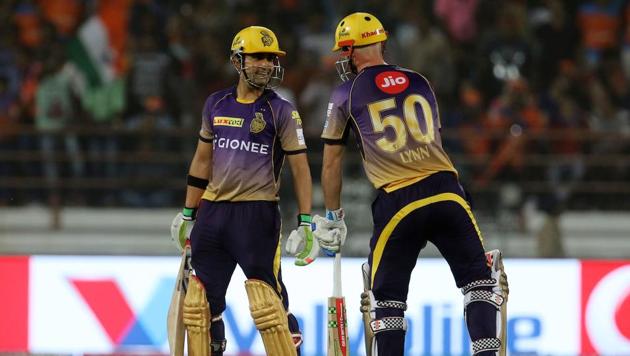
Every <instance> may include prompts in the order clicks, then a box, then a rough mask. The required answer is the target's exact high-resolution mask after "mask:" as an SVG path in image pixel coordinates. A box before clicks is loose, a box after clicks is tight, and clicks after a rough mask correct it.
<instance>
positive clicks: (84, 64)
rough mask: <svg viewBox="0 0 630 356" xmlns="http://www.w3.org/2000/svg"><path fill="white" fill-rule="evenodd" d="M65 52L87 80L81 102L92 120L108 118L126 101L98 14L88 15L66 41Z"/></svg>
mask: <svg viewBox="0 0 630 356" xmlns="http://www.w3.org/2000/svg"><path fill="white" fill-rule="evenodd" d="M67 50H68V56H69V59H70V61H71V62H72V63H74V65H75V66H76V67H77V68H78V70H79V72H80V73H81V74H82V75H83V78H84V81H85V83H86V84H87V85H86V88H85V90H84V92H83V93H80V96H81V102H82V104H83V106H84V108H85V110H87V111H88V112H90V113H91V114H92V117H93V119H94V120H95V121H107V120H109V119H111V118H112V116H113V115H115V114H117V113H120V112H121V111H122V110H123V109H124V105H125V100H124V98H125V92H124V89H125V86H124V80H123V79H122V78H119V77H118V76H117V75H116V71H115V68H114V59H115V58H114V57H115V53H114V50H113V49H112V47H111V46H110V42H109V35H108V32H107V27H106V26H105V24H104V23H103V21H101V19H100V18H99V17H98V16H92V17H91V18H89V19H87V20H86V21H85V22H84V23H83V24H82V25H81V27H80V28H79V30H78V31H77V37H75V38H74V39H72V40H71V41H70V42H69V44H68V49H67Z"/></svg>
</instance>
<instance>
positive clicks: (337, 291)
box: [333, 252, 343, 297]
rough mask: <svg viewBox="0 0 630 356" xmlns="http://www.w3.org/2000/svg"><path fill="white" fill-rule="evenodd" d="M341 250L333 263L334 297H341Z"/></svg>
mask: <svg viewBox="0 0 630 356" xmlns="http://www.w3.org/2000/svg"><path fill="white" fill-rule="evenodd" d="M342 295H343V293H342V292H341V252H337V253H336V254H335V262H334V263H333V297H341V296H342Z"/></svg>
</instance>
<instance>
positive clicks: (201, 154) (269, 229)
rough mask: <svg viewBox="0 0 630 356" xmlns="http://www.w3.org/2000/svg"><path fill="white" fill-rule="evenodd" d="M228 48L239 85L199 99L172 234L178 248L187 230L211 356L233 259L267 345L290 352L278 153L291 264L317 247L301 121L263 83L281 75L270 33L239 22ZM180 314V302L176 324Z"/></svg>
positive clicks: (306, 259) (293, 343)
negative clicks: (290, 183)
mask: <svg viewBox="0 0 630 356" xmlns="http://www.w3.org/2000/svg"><path fill="white" fill-rule="evenodd" d="M231 50H232V56H231V60H232V63H233V65H234V66H235V68H236V70H237V71H238V73H239V82H238V84H237V85H236V86H235V87H232V88H229V89H225V90H222V91H218V92H215V93H213V94H212V95H210V96H209V97H208V99H207V100H206V102H205V104H204V108H203V113H202V118H201V120H202V122H201V129H200V131H199V141H198V145H197V150H196V152H195V155H194V157H193V160H192V162H191V165H190V170H189V176H188V188H187V194H186V207H185V208H184V211H183V212H182V213H180V214H178V216H177V217H176V218H175V220H174V221H173V226H172V229H171V232H172V237H173V239H174V240H176V242H177V243H178V244H179V245H183V244H184V243H185V242H186V238H187V237H188V234H189V235H190V247H191V252H192V253H191V264H192V267H193V268H194V273H195V275H196V277H198V278H199V280H201V282H202V284H203V287H204V291H202V293H205V296H206V298H207V302H208V305H209V310H210V328H209V329H210V332H209V335H210V339H211V342H210V349H211V355H213V356H215V355H222V354H223V351H224V350H225V333H224V325H223V321H222V320H221V313H222V312H223V311H224V310H225V308H226V301H225V294H226V290H227V288H228V284H229V283H230V279H231V277H232V273H233V272H234V269H235V268H236V265H239V266H240V267H241V269H242V270H243V272H244V274H245V276H246V277H247V281H246V282H245V287H246V290H247V294H248V298H249V301H250V311H251V314H252V317H253V319H254V323H255V325H256V327H257V328H258V329H259V330H260V333H261V336H262V339H263V343H264V345H265V350H266V351H267V353H268V354H270V355H271V354H273V355H278V356H291V355H296V354H299V347H300V344H301V342H302V339H301V333H300V330H299V326H298V324H297V320H296V319H295V317H294V316H293V315H292V314H291V313H289V312H288V310H289V299H288V294H287V290H286V287H285V285H284V283H283V282H282V273H281V266H280V256H281V249H280V230H281V221H280V212H279V209H278V189H279V185H280V170H281V169H282V166H283V163H284V160H285V158H286V159H287V160H288V161H289V165H290V167H291V171H292V174H293V178H294V187H295V194H296V200H297V203H298V209H299V215H298V227H297V229H296V230H294V231H293V232H292V233H291V235H290V236H289V241H288V243H287V248H288V250H289V251H290V252H291V253H293V254H294V255H295V256H296V262H295V263H296V265H299V266H304V265H307V264H309V263H310V262H312V261H313V260H314V258H315V256H316V254H317V252H318V249H319V248H318V247H317V242H316V241H313V236H312V232H311V216H310V212H311V191H312V183H311V176H310V170H309V166H308V161H307V158H306V153H305V152H306V145H305V142H304V136H303V133H302V119H301V118H300V115H299V113H298V111H297V110H296V109H295V108H294V107H293V105H291V104H290V103H289V102H288V101H286V100H285V99H283V98H282V97H280V96H279V95H278V94H277V93H276V92H274V91H273V90H271V89H269V88H271V87H274V86H275V85H274V84H279V81H280V80H281V79H282V67H280V65H279V60H278V56H282V55H284V52H283V51H281V50H280V49H279V46H278V42H277V38H276V36H275V35H274V34H273V32H272V31H271V30H269V29H267V28H264V27H260V26H251V27H248V28H245V29H243V30H242V31H240V32H239V33H238V34H236V36H235V37H234V40H233V42H232V48H231ZM193 222H194V227H192V231H190V230H191V226H192V224H193ZM300 247H302V248H301V249H300ZM186 298H188V294H187V296H186ZM204 302H205V301H204ZM202 305H203V304H202ZM195 310H196V309H195ZM186 315H187V314H186V303H184V324H186ZM203 318H204V317H203V315H202V316H199V317H198V318H197V319H203ZM192 322H194V320H193V321H191V323H192ZM189 337H190V333H189ZM190 348H191V347H190V344H189V349H190ZM200 350H201V351H200V353H205V351H204V349H203V348H200ZM204 356H205V355H204Z"/></svg>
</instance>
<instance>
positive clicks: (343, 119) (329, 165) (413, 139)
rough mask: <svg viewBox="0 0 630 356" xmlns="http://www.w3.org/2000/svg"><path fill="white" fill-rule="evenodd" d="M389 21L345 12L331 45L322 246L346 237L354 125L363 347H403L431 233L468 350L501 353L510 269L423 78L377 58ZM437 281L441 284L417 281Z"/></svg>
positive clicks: (389, 350) (386, 350) (393, 353)
mask: <svg viewBox="0 0 630 356" xmlns="http://www.w3.org/2000/svg"><path fill="white" fill-rule="evenodd" d="M387 36H388V35H387V31H385V29H384V28H383V25H382V24H381V22H380V21H379V20H378V19H377V18H376V17H375V16H374V15H371V14H368V13H364V12H357V13H353V14H350V15H348V16H346V17H345V18H343V19H342V20H341V21H340V22H339V24H338V25H337V27H336V29H335V42H334V46H333V51H335V52H340V54H341V55H340V59H339V61H337V70H338V72H339V75H340V77H341V79H342V80H343V83H342V84H341V85H339V86H338V87H337V88H336V89H334V91H333V93H332V95H331V99H330V103H329V105H328V114H327V118H326V122H325V124H324V130H323V133H322V138H323V139H324V142H325V145H324V158H323V168H322V187H323V192H324V202H325V205H326V209H327V213H326V217H318V216H316V217H315V223H316V225H317V229H316V230H315V234H316V237H317V238H318V239H319V242H320V246H321V247H322V248H325V249H327V250H330V251H333V252H336V251H339V249H340V248H341V246H342V244H343V242H344V240H345V237H346V225H345V223H344V213H343V209H342V207H341V199H340V193H341V187H342V181H341V177H342V175H341V167H342V158H343V153H344V148H345V144H346V142H347V138H348V135H349V132H350V131H353V133H354V137H355V138H356V140H357V144H358V146H359V150H360V152H361V156H362V158H363V166H364V168H365V172H366V174H367V176H368V179H369V180H370V182H371V183H372V184H373V185H374V187H375V188H376V189H377V190H378V192H377V196H376V199H375V200H374V203H373V204H372V217H373V222H374V230H373V235H372V238H371V241H370V254H369V257H368V263H367V264H365V265H364V266H363V273H364V290H365V292H364V293H363V295H362V300H361V310H362V312H363V320H364V324H365V325H364V328H365V335H366V348H367V354H368V355H371V356H377V355H378V356H386V355H387V356H403V354H404V350H405V347H404V343H405V331H406V329H407V324H406V321H405V319H404V313H405V310H406V308H407V303H406V302H407V292H408V290H409V287H410V286H409V281H410V277H411V272H412V270H413V268H414V267H415V265H416V261H417V259H418V254H419V252H420V250H421V249H422V248H424V247H425V246H426V244H427V242H431V243H433V244H434V245H435V246H436V247H437V248H438V249H439V251H440V252H441V254H442V256H443V257H444V258H445V259H446V261H447V262H448V264H449V266H450V268H451V272H452V273H453V277H454V278H455V283H456V285H457V287H458V288H460V289H461V291H462V293H463V295H464V314H465V318H466V323H467V326H468V331H469V334H470V337H471V339H472V349H473V350H472V351H473V354H474V355H478V356H482V355H483V356H488V355H505V350H506V344H505V342H506V330H505V326H506V305H507V296H508V286H507V277H506V275H505V272H504V271H503V263H502V259H501V253H500V252H499V251H498V250H493V251H490V252H488V253H486V252H485V251H484V247H483V244H482V236H481V232H480V231H479V227H478V226H477V222H476V221H475V217H474V215H473V213H472V210H471V208H470V202H469V200H468V198H467V195H466V193H465V191H464V189H463V188H462V186H461V185H460V183H459V180H458V174H457V170H456V169H455V168H454V167H453V164H452V163H451V160H450V159H449V157H448V155H447V154H446V152H445V151H444V149H443V148H442V140H441V137H440V115H439V110H438V103H437V99H436V97H435V93H434V92H433V89H432V88H431V85H430V83H429V81H428V80H427V79H426V78H425V77H423V76H422V75H420V74H418V73H416V72H414V71H411V70H409V69H406V68H401V67H398V66H396V65H392V64H388V63H386V62H385V60H384V58H383V53H384V51H385V43H386V40H387ZM414 287H415V288H424V289H428V288H439V287H440V286H414Z"/></svg>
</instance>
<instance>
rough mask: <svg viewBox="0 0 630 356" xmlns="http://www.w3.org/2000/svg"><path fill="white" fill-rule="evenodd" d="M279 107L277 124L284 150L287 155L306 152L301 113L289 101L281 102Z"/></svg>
mask: <svg viewBox="0 0 630 356" xmlns="http://www.w3.org/2000/svg"><path fill="white" fill-rule="evenodd" d="M279 106H280V107H279V110H278V118H277V120H276V122H277V125H278V127H277V130H278V137H279V139H280V144H281V146H282V150H283V151H284V152H286V153H287V154H296V153H301V152H304V151H306V141H305V140H304V130H303V129H302V118H301V117H300V113H299V112H298V111H297V110H296V109H295V108H294V107H293V105H291V104H290V103H289V102H287V101H284V100H283V101H280V105H279Z"/></svg>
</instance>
